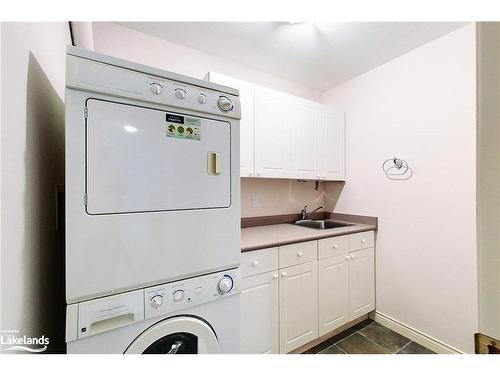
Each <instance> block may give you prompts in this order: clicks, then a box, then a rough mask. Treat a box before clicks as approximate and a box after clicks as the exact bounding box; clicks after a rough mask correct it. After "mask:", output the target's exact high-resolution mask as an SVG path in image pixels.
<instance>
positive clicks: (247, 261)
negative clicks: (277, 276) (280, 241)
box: [241, 247, 278, 277]
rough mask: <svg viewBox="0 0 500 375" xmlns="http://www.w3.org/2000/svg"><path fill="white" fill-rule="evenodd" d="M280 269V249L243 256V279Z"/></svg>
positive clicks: (274, 248)
mask: <svg viewBox="0 0 500 375" xmlns="http://www.w3.org/2000/svg"><path fill="white" fill-rule="evenodd" d="M277 269H278V248H277V247H271V248H268V249H262V250H256V251H249V252H246V253H243V254H241V275H242V277H247V276H252V275H257V274H259V273H264V272H269V271H274V270H277Z"/></svg>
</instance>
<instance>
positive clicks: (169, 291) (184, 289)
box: [144, 269, 240, 319]
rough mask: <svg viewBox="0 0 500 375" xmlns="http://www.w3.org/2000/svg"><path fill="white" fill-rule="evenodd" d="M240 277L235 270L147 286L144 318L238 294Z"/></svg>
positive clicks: (237, 270)
mask: <svg viewBox="0 0 500 375" xmlns="http://www.w3.org/2000/svg"><path fill="white" fill-rule="evenodd" d="M239 277H240V275H239V269H234V270H230V271H223V272H218V273H213V274H209V275H204V276H200V277H195V278H192V279H186V280H180V281H177V282H172V283H168V284H163V285H157V286H153V287H150V288H147V289H145V290H144V315H145V319H150V318H154V317H157V316H160V315H164V314H168V313H172V312H175V311H178V310H182V309H186V308H188V307H191V306H195V305H199V304H201V303H206V302H209V301H212V300H215V299H218V298H223V297H225V296H227V295H233V294H236V293H239Z"/></svg>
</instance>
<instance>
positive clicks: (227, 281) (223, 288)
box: [217, 276, 233, 294]
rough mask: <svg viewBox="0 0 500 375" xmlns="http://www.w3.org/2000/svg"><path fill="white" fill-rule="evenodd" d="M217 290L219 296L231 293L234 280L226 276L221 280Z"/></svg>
mask: <svg viewBox="0 0 500 375" xmlns="http://www.w3.org/2000/svg"><path fill="white" fill-rule="evenodd" d="M217 289H218V291H219V294H226V293H229V292H230V291H231V289H233V279H232V278H231V277H230V276H224V277H223V278H222V279H220V280H219V283H218V284H217Z"/></svg>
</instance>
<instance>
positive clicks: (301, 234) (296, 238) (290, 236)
mask: <svg viewBox="0 0 500 375" xmlns="http://www.w3.org/2000/svg"><path fill="white" fill-rule="evenodd" d="M339 221H340V220H339ZM344 222H347V221H344ZM349 223H351V224H353V225H351V226H348V227H341V228H332V229H322V230H319V229H313V228H305V227H301V226H298V225H294V224H271V225H260V226H253V227H247V228H241V252H247V251H252V250H258V249H264V248H267V247H274V246H279V245H288V244H291V243H297V242H304V241H310V240H317V239H320V238H328V237H335V236H342V235H345V234H350V233H358V232H365V231H369V230H375V229H377V226H376V225H370V224H360V223H354V222H349Z"/></svg>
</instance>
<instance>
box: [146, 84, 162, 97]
mask: <svg viewBox="0 0 500 375" xmlns="http://www.w3.org/2000/svg"><path fill="white" fill-rule="evenodd" d="M149 88H150V89H151V91H152V92H153V94H155V95H160V94H161V92H162V91H163V86H162V85H160V84H159V83H156V82H155V83H152V84H151V85H150V86H149Z"/></svg>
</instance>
